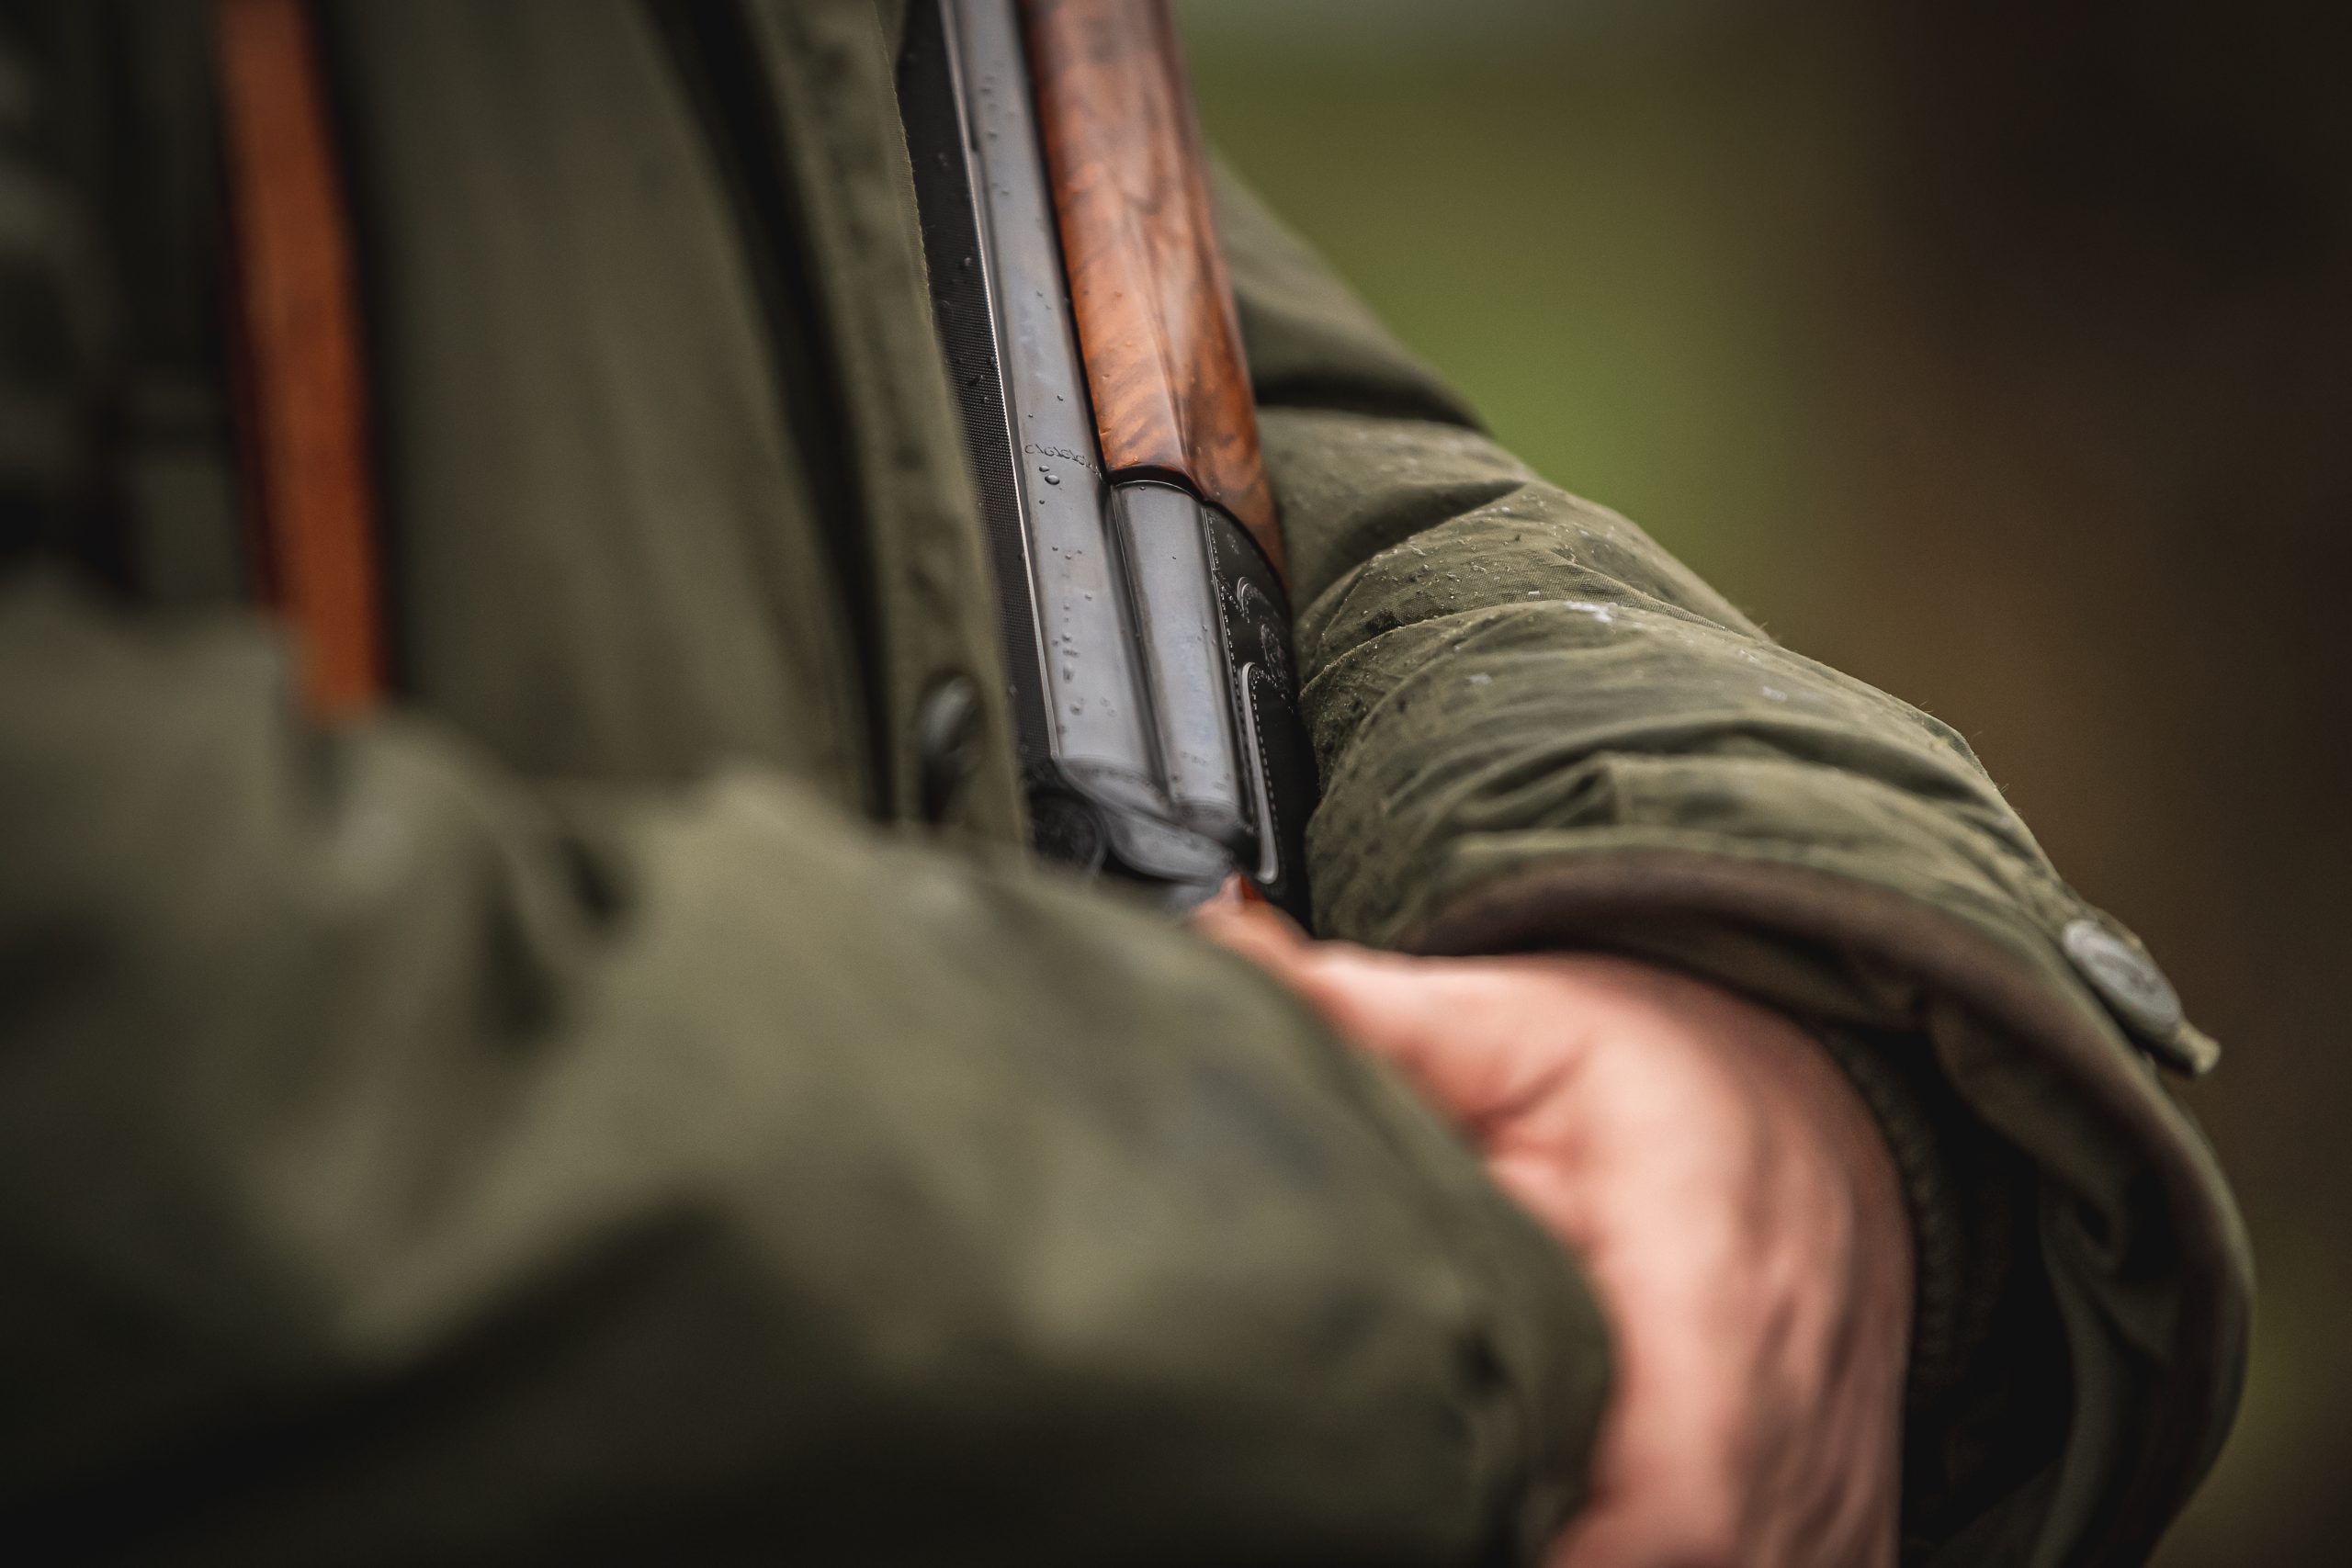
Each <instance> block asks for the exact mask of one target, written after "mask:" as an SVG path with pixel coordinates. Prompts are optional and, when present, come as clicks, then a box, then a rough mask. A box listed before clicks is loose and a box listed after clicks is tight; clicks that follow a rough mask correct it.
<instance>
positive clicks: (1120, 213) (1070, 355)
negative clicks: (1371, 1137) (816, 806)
mask: <svg viewBox="0 0 2352 1568" xmlns="http://www.w3.org/2000/svg"><path fill="white" fill-rule="evenodd" d="M899 105H900V111H901V114H902V115H903V117H904V118H905V122H906V130H907V141H908V147H909V149H910V155H911V158H912V162H913V167H914V175H915V194H916V203H917V207H918V209H919V212H920V215H921V220H922V237H923V246H924V251H925V254H926V256H927V258H928V261H929V264H930V270H931V293H932V304H933V310H934V312H935V313H936V317H937V322H938V328H939V335H940V340H941V343H942V345H943V347H944V350H945V353H946V356H947V363H948V367H949V371H950V374H951V375H952V376H953V378H954V383H955V389H956V399H957V401H958V404H959V408H960V412H961V415H962V419H963V424H964V433H965V436H966V439H967V446H968V449H969V454H970V457H971V466H972V473H973V478H974V481H975V486H976V489H977V491H978V497H979V502H980V510H981V513H982V520H983V523H984V525H985V526H986V529H987V533H988V538H989V556H990V562H991V566H992V569H993V571H994V574H995V578H996V590H997V602H998V607H999V612H1000V621H1001V626H1002V630H1003V634H1004V649H1005V662H1006V668H1007V671H1008V679H1009V682H1010V686H1011V698H1012V714H1013V720H1014V728H1015V735H1016V739H1017V741H1018V744H1019V748H1020V756H1021V761H1022V770H1023V785H1024V788H1025V791H1026V795H1027V798H1028V805H1029V815H1030V822H1031V834H1032V838H1033V840H1034V842H1035V846H1036V848H1037V850H1038V852H1040V853H1041V854H1043V855H1045V856H1046V857H1048V858H1050V859H1054V860H1057V861H1060V862H1063V863H1068V864H1070V865H1073V866H1076V867H1078V868H1079V869H1080V870H1082V871H1085V872H1089V873H1092V874H1101V875H1104V876H1110V877H1115V878H1119V879H1122V880H1125V881H1127V882H1130V883H1136V884H1141V885H1143V886H1145V887H1146V888H1147V889H1148V890H1150V891H1151V892H1152V893H1154V894H1155V895H1157V896H1159V897H1162V898H1164V899H1165V901H1166V902H1167V903H1168V904H1169V905H1170V907H1171V908H1187V907H1189V906H1191V905H1192V904H1194V903H1196V902H1198V901H1199V900H1200V899H1202V898H1204V897H1207V896H1208V895H1209V894H1210V893H1212V892H1214V891H1216V889H1217V888H1218V887H1219V886H1222V885H1223V884H1224V883H1225V882H1226V881H1227V879H1228V878H1229V877H1232V876H1237V875H1238V876H1239V877H1240V878H1241V879H1242V881H1243V882H1244V883H1245V884H1246V885H1247V886H1251V887H1253V888H1255V889H1256V890H1257V891H1258V892H1259V893H1260V894H1261V895H1262V896H1264V897H1266V898H1267V899H1269V900H1270V901H1272V902H1273V903H1275V904H1277V905H1279V906H1281V907H1282V908H1285V909H1287V910H1289V911H1290V912H1292V913H1293V914H1295V915H1296V916H1298V917H1299V918H1301V919H1304V918H1305V916H1306V877H1305V874H1304V847H1303V840H1304V834H1305V830H1306V816H1307V813H1308V811H1309V810H1310V809H1312V807H1313V806H1314V802H1315V773H1314V760H1313V755H1312V753H1311V752H1310V750H1308V748H1307V744H1306V734H1305V730H1304V727H1303V725H1302V724H1301V721H1300V718H1299V713H1298V694H1297V683H1296V677H1295V673H1294V664H1293V660H1292V657H1291V644H1290V617H1289V610H1288V604H1289V601H1288V596H1287V591H1286V587H1285V584H1284V581H1283V541H1282V535H1281V531H1280V528H1279V526H1278V523H1277V518H1276V515H1275V508H1274V501H1273V494H1272V490H1271V489H1270V488H1269V487H1268V485H1267V482H1266V475H1265V468H1264V465H1263V463H1262V461H1261V457H1260V455H1259V448H1258V425H1257V411H1256V408H1255V406H1254V404H1253V403H1252V401H1251V399H1250V381H1249V375H1248V371H1247V368H1246V367H1245V366H1244V364H1243V360H1242V353H1241V337H1240V329H1239V325H1238V320H1237V317H1236V314H1235V310H1234V305H1233V299H1232V294H1231V291H1230V288H1229V287H1228V285H1227V278H1226V273H1225V263H1224V257H1223V253H1222V252H1221V251H1220V250H1219V248H1218V245H1217V239H1216V228H1215V225H1214V222H1213V220H1212V218H1211V214H1210V210H1209V194H1208V180H1207V174H1206V169H1205V166H1204V161H1203V155H1202V152H1201V141H1200V133H1199V130H1198V127H1197V126H1196V124H1195V123H1194V119H1193V107H1192V100H1191V96H1190V93H1189V91H1188V89H1187V87H1186V85H1185V79H1184V73H1183V65H1182V58H1181V56H1180V54H1179V52H1178V49H1177V44H1176V37H1175V28H1174V25H1173V22H1172V19H1171V17H1170V13H1169V8H1168V6H1167V4H1166V0H914V3H913V5H912V6H911V7H910V14H909V17H908V22H907V31H906V39H905V43H904V45H903V49H902V52H901V54H900V57H899Z"/></svg>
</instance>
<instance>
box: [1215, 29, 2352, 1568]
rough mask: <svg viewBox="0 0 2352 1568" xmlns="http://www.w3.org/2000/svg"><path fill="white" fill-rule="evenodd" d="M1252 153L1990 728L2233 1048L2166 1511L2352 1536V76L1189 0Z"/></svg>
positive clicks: (2331, 1539)
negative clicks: (2225, 1197) (2197, 1347)
mask: <svg viewBox="0 0 2352 1568" xmlns="http://www.w3.org/2000/svg"><path fill="white" fill-rule="evenodd" d="M1180 14H1181V15H1182V16H1183V17H1184V18H1185V23H1186V28H1187V31H1188V35H1189V45H1190V49H1191V51H1192V57H1193V72H1194V77H1195V85H1196V88H1197V90H1198V92H1199V95H1200V97H1201V102H1202V108H1203V113H1204V118H1205V120H1206V122H1207V125H1208V129H1209V132H1210V134H1211V136H1212V137H1213V138H1214V139H1215V140H1216V141H1217V142H1218V143H1219V144H1220V146H1221V147H1222V149H1223V150H1224V152H1225V153H1226V155H1227V157H1228V158H1229V159H1230V160H1231V161H1232V162H1233V163H1234V164H1236V165H1237V166H1238V168H1239V169H1240V170H1241V171H1242V172H1243V174H1244V175H1246V176H1248V177H1249V178H1250V180H1251V181H1252V182H1253V183H1254V184H1256V185H1257V186H1259V187H1260V188H1261V190H1262V191H1263V192H1264V193H1265V194H1266V195H1267V196H1268V197H1270V198H1271V199H1272V202H1273V204H1274V205H1275V206H1276V207H1277V209H1280V210H1281V211H1283V213H1284V214H1285V215H1286V216H1287V217H1288V218H1289V219H1290V220H1292V222H1294V223H1295V225H1296V226H1297V227H1299V228H1300V229H1301V230H1302V231H1305V232H1306V234H1307V235H1308V236H1309V237H1310V238H1311V239H1313V240H1314V241H1316V242H1317V243H1318V244H1319V245H1321V246H1322V248H1323V249H1324V250H1325V251H1326V253H1327V254H1329V255H1330V256H1331V257H1332V258H1333V260H1334V261H1335V262H1336V263H1337V264H1338V265H1339V266H1340V270H1341V271H1343V272H1344V273H1346V274H1347V275H1348V276H1350V277H1351V278H1352V279H1353V280H1354V281H1355V283H1356V284H1357V285H1358V286H1359V287H1360V288H1362V289H1363V292H1364V294H1365V295H1366V296H1367V297H1368V298H1369V299H1371V300H1372V302H1373V303H1374V306H1375V307H1377V308H1378V309H1379V310H1381V311H1382V313H1383V314H1384V315H1385V317H1386V318H1387V320H1388V321H1390V323H1391V324H1392V325H1393V326H1394V327H1395V328H1396V329H1397V332H1398V333H1400V334H1401V335H1402V336H1403V337H1404V338H1405V340H1406V341H1407V342H1408V343H1409V344H1413V345H1414V346H1415V347H1416V348H1418V349H1419V351H1421V352H1422V353H1423V354H1424V355H1427V356H1428V357H1430V359H1431V360H1432V361H1434V362H1435V363H1436V364H1437V365H1438V366H1439V367H1441V368H1442V369H1443V370H1444V371H1446V372H1447V373H1448V374H1449V375H1450V376H1451V377H1452V378H1453V379H1454V380H1455V381H1456V382H1457V384H1459V385H1460V386H1462V387H1463V388H1464V389H1465V390H1467V391H1468V392H1469V393H1470V395H1471V396H1472V398H1473V399H1474V400H1475V401H1476V403H1477V404H1478V406H1479V407H1480V408H1481V409H1482V410H1483V411H1484V412H1485V414H1486V416H1487V419H1488V420H1489V422H1490V423H1492V424H1493V426H1494V427H1495V429H1496V430H1497V431H1498V434H1500V435H1501V436H1502V437H1503V439H1504V440H1505V441H1506V442H1508V443H1509V444H1510V446H1513V447H1514V448H1515V449H1516V450H1518V451H1519V452H1520V454H1521V456H1523V457H1526V458H1527V459H1528V460H1530V461H1531V462H1532V463H1533V464H1534V465H1535V466H1536V467H1537V468H1540V469H1541V470H1543V471H1544V473H1545V474H1546V475H1548V476H1549V477H1551V478H1553V479H1557V480H1558V481H1560V482H1562V483H1564V484H1566V485H1567V486H1569V487H1570V488H1571V489H1574V490H1577V491H1581V492H1583V493H1585V494H1588V495H1591V496H1593V497H1595V498H1596V499H1599V500H1601V501H1605V502H1609V503H1610V504H1611V505H1614V506H1616V507H1617V508H1619V509H1620V510H1622V511H1623V512H1626V513H1629V514H1631V515H1632V516H1634V518H1635V519H1637V520H1638V521H1640V522H1642V523H1643V524H1644V525H1645V526H1646V527H1648V528H1649V530H1650V531H1651V532H1652V533H1654V534H1655V535H1657V536H1658V537H1660V538H1661V539H1662V540H1664V541H1665V542H1666V543H1667V544H1668V545H1669V546H1670V547H1674V548H1675V549H1676V550H1678V551H1679V553H1680V554H1682V555H1683V557H1684V558H1686V559H1688V560H1689V561H1691V563H1692V564H1693V565H1694V566H1696V567H1697V568H1698V569H1699V570H1702V572H1704V573H1705V574H1706V575H1707V576H1709V577H1710V578H1711V579H1713V581H1714V582H1715V583H1716V585H1717V586H1718V587H1720V588H1721V589H1723V590H1724V592H1726V593H1728V594H1729V595H1730V596H1731V597H1732V598H1733V599H1734V600H1736V601H1737V602H1738V603H1740V604H1742V605H1743V606H1744V607H1746V608H1747V609H1748V610H1749V611H1750V612H1751V613H1752V614H1755V615H1758V617H1759V618H1760V619H1761V620H1762V621H1763V622H1764V623H1765V624H1766V625H1767V626H1770V628H1771V629H1772V630H1773V631H1774V632H1775V634H1776V635H1778V636H1779V637H1781V639H1782V640H1784V641H1786V642H1788V643H1790V644H1792V645H1793V646H1795V647H1796V648H1798V649H1802V650H1804V651H1805V652H1807V653H1811V654H1814V655H1815V656H1817V657H1819V658H1822V659H1824V660H1828V661H1829V662H1831V663H1834V664H1837V665H1839V666H1841V667H1843V668H1845V669H1848V670H1850V671H1853V672H1855V673H1857V674H1859V675H1861V676H1863V677H1865V678H1868V679H1870V680H1872V681H1874V682H1878V683H1880V684H1883V685H1885V686H1888V687H1891V688H1892V689H1894V690H1895V691H1897V692H1899V693H1901V694H1904V695H1905V696H1906V697H1909V698H1910V699H1912V700H1913V701H1915V702H1917V703H1918V704H1919V705H1921V706H1923V707H1926V708H1928V710H1930V711H1931V712H1934V713H1936V714H1938V715H1939V716H1942V717H1943V718H1945V719H1947V720H1950V721H1951V722H1952V723H1953V724H1955V725H1957V726H1958V727H1959V728H1961V729H1962V731H1964V732H1965V733H1966V734H1967V735H1968V736H1969V738H1970V739H1971V740H1972V741H1973V743H1974V744H1975V745H1976V747H1977V749H1978V750H1979V751H1980V753H1981V754H1982V755H1983V756H1984V758H1985V761H1986V763H1987V764H1988V765H1989V766H1990V768H1991V769H1992V771H1993V773H1994V775H1995V776H1996V778H1997V779H1999V780H2000V781H2001V783H2002V785H2003V787H2004V788H2005V789H2006V790H2007V792H2008V793H2009V795H2010V796H2011V798H2012V799H2014V800H2015V801H2016V803H2017V804H2018V807H2019V808H2020V809H2021V810H2022V811H2023V812H2024V814H2025V816H2026V817H2027V818H2028V820H2030V822H2032V823H2033V824H2034V825H2035V828H2036V829H2037V831H2038V832H2039V833H2040V834H2041V837H2042V839H2043V841H2044V842H2045V843H2046V844H2047V845H2048V847H2049V849H2050V851H2051V852H2052V855H2053V856H2054V857H2055V858H2056V859H2057V861H2058V863H2059V864H2060V865H2061V867H2062V868H2064V870H2065V871H2066V872H2067V873H2068V874H2069V875H2070V877H2071V878H2072V879H2073V880H2074V881H2075V884H2076V885H2077V886H2080V887H2081V888H2082V889H2083V890H2084V891H2085V892H2086V894H2087V895H2088V896H2090V897H2092V898H2094V899H2095V900H2097V901H2098V902H2100V903H2101V904H2103V905H2105V906H2106V907H2107V908H2109V909H2111V910H2112V911H2114V912H2115V913H2116V914H2117V915H2118V916H2120V918H2121V919H2124V920H2125V921H2126V922H2127V923H2129V924H2131V925H2132V926H2133V927H2134V928H2136V929H2137V930H2138V931H2140V932H2141V933H2142V934H2143V936H2144V937H2146V938H2147V940H2148V941H2149V942H2150V943H2151V944H2152V945H2153V946H2154V948H2155V950H2156V952H2157V953H2158V955H2159V956H2160V957H2162V958H2163V959H2164V960H2165V963H2166V965H2167V967H2168V969H2169V970H2170V972H2171V973H2172V976H2173V977H2174V979H2175V980H2176V981H2177V983H2178V985H2179V986H2180V988H2181V990H2182V991H2183V993H2184V994H2185V995H2186V996H2187V998H2188V1002H2189V1005H2190V1009H2191V1011H2192V1013H2193V1014H2194V1015H2195V1016H2197V1017H2198V1019H2199V1021H2201V1022H2202V1023H2203V1024H2204V1026H2205V1027H2206V1028H2207V1029H2208V1030H2209V1031H2211V1032H2214V1033H2216V1034H2218V1035H2219V1036H2220V1037H2221V1038H2222V1040H2223V1042H2224V1043H2225V1044H2226V1045H2227V1046H2228V1047H2229V1051H2230V1055H2229V1057H2228V1059H2227V1060H2226V1061H2225V1063H2224V1066H2223V1067H2222V1071H2221V1072H2220V1073H2219V1074H2218V1075H2217V1076H2216V1077H2214V1078H2212V1079H2211V1080H2210V1081H2209V1082H2207V1083H2205V1084H2201V1085H2199V1086H2197V1087H2196V1088H2194V1089H2190V1090H2188V1091H2187V1098H2188V1100H2190V1101H2191V1103H2192V1104H2193V1105H2194V1106H2195V1108H2196V1109H2197V1111H2199V1114H2200V1115H2201V1116H2202V1117H2203V1118H2204V1119H2205V1121H2206V1122H2207V1124H2208V1126H2209V1128H2210V1129H2211V1132H2212V1134H2213V1136H2214V1139H2215V1142H2216V1143H2217V1144H2218V1145H2219V1146H2220V1148H2221V1151H2222V1157H2223V1160H2224V1162H2225V1163H2226V1164H2227V1165H2228V1167H2229V1168H2230V1169H2231V1170H2232V1172H2233V1176H2234V1178H2235V1179H2236V1182H2237V1185H2238V1190H2239V1193H2240V1197H2241V1199H2242V1201H2243V1202H2244V1204H2245V1210H2246V1213H2247V1215H2248V1218H2249V1221H2250V1223H2251V1224H2252V1226H2253V1230H2254V1233H2255V1237H2256V1254H2257V1258H2258V1263H2259V1267H2260V1269H2261V1274H2262V1293H2261V1298H2260V1303H2259V1308H2258V1314H2257V1323H2256V1340H2255V1349H2254V1365H2253V1372H2252V1381H2251V1385H2250V1389H2249V1393H2248V1397H2247V1403H2246V1407H2245V1416H2244V1417H2243V1419H2242V1420H2241V1422H2240V1424H2239V1427H2238V1430H2237V1433H2236V1435H2235V1437H2234V1438H2233V1441H2232V1443H2231V1445H2230V1447H2229V1449H2228V1450H2226V1452H2225V1454H2224V1456H2223V1458H2222V1462H2221V1465H2220V1468H2219V1469H2218V1471H2217V1472H2216V1473H2215V1475H2214V1477H2213V1479H2212V1481H2211V1483H2209V1484H2208V1486H2207V1488H2206V1489H2205V1491H2204V1493H2203V1494H2202V1495H2201V1496H2200V1497H2199V1500H2198V1502H2197V1503H2196V1505H2195V1506H2193V1508H2192V1510H2191V1512H2190V1514H2189V1515H2188V1517H2187V1518H2186V1519H2185V1520H2184V1521H2183V1523H2182V1525H2181V1526H2180V1528H2179V1529H2177V1531H2176V1532H2175V1535H2174V1538H2173V1540H2172V1541H2171V1542H2170V1543H2169V1545H2168V1546H2167V1548H2166V1551H2165V1554H2164V1556H2163V1557H2162V1558H2161V1559H2160V1561H2161V1562H2164V1563H2165V1564H2167V1565H2169V1568H2190V1565H2203V1564H2223V1563H2228V1564H2254V1565H2257V1568H2267V1565H2271V1564H2280V1565H2285V1564H2304V1563H2313V1564H2317V1563H2325V1562H2341V1561H2346V1560H2347V1559H2352V1547H2347V1546H2346V1540H2352V1495H2347V1486H2346V1475H2345V1472H2346V1466H2347V1464H2352V1256H2348V1255H2347V1247H2346V1242H2347V1240H2352V1152H2347V1151H2348V1150H2352V1134H2347V1131H2346V1127H2345V1122H2346V1112H2347V1111H2352V1053H2348V1052H2347V1050H2346V1041H2345V1038H2344V1035H2345V1031H2344V1027H2343V1023H2342V1020H2343V1018H2344V1016H2345V1007H2344V1002H2343V994H2344V989H2345V987H2346V982H2347V973H2352V853H2347V848H2352V846H2348V845H2347V839H2348V838H2352V827H2347V823H2352V767H2347V765H2346V756H2345V747H2344V746H2343V744H2342V740H2341V738H2342V736H2343V735H2344V732H2345V727H2346V717H2347V706H2348V704H2347V696H2346V689H2347V684H2352V657H2347V654H2346V648H2345V643H2344V626H2345V622H2346V599H2347V590H2352V527H2347V525H2352V456H2348V454H2352V444H2348V443H2347V432H2346V426H2347V423H2352V419H2348V417H2347V416H2352V96H2347V95H2346V93H2345V92H2344V90H2343V88H2342V86H2341V85H2340V81H2339V79H2338V78H2339V77H2340V70H2339V68H2338V67H2336V66H2335V65H2334V64H2332V63H2331V62H2334V61H2335V60H2337V59H2338V58H2340V56H2339V54H2338V51H2334V50H2331V49H2328V48H2324V47H2323V46H2322V38H2323V35H2324V33H2327V32H2329V30H2330V22H2329V18H2328V16H2327V13H2326V11H2325V10H2324V9H2323V8H2321V7H2315V6H2306V5H2302V4H2297V3H2292V0H2242V3H2241V5H2240V6H2235V7H2232V8H2227V9H2222V8H2216V7H2213V6H2197V7H2191V6H2187V5H2185V4H2184V5H2175V4H2172V3H2170V0H2132V3H2129V4H2125V3H2114V4H2108V3H2101V0H2065V3H2062V4H2057V5H2052V4H2051V3H2050V0H1975V3H1973V4H1961V3H1960V0H1910V3H1909V4H1907V5H1905V6H1900V7H1880V6H1862V5H1860V4H1846V3H1844V0H1549V3H1538V0H1516V3H1514V0H1419V3H1417V0H1185V4H1184V5H1183V6H1182V10H1181V13H1180Z"/></svg>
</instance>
